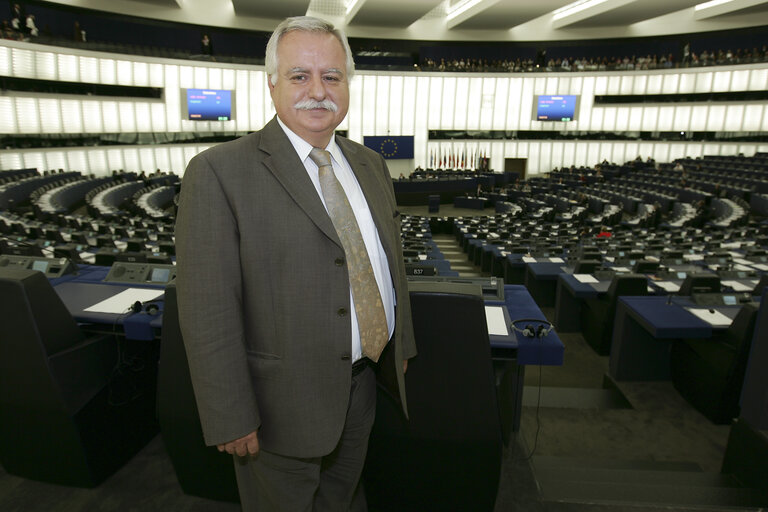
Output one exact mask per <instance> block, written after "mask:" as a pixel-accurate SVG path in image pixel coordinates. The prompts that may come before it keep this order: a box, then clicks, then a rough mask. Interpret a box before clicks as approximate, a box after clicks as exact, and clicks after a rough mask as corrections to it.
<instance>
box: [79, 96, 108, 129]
mask: <svg viewBox="0 0 768 512" xmlns="http://www.w3.org/2000/svg"><path fill="white" fill-rule="evenodd" d="M82 109H83V127H84V130H83V131H87V132H91V133H99V132H103V131H104V123H103V121H102V116H101V103H100V102H98V101H89V100H88V101H83V102H82Z"/></svg>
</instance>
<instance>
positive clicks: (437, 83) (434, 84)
mask: <svg viewBox="0 0 768 512" xmlns="http://www.w3.org/2000/svg"><path fill="white" fill-rule="evenodd" d="M446 101H447V99H446ZM442 105H443V78H442V77H440V76H430V77H429V112H428V113H427V126H428V127H429V129H430V130H439V129H440V128H441V126H442V123H441V121H440V119H441V115H442V113H443V109H442Z"/></svg>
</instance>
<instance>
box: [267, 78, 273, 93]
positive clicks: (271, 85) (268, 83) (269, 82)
mask: <svg viewBox="0 0 768 512" xmlns="http://www.w3.org/2000/svg"><path fill="white" fill-rule="evenodd" d="M267 87H269V90H270V92H271V91H272V89H274V88H275V86H274V84H273V83H272V75H267Z"/></svg>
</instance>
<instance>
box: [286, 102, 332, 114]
mask: <svg viewBox="0 0 768 512" xmlns="http://www.w3.org/2000/svg"><path fill="white" fill-rule="evenodd" d="M293 108H295V109H297V110H313V109H316V108H324V109H325V110H328V111H330V112H337V111H338V110H339V107H338V106H337V105H336V103H334V102H333V101H331V100H323V101H315V100H302V101H300V102H298V103H296V104H295V105H294V106H293Z"/></svg>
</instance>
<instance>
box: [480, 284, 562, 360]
mask: <svg viewBox="0 0 768 512" xmlns="http://www.w3.org/2000/svg"><path fill="white" fill-rule="evenodd" d="M486 304H488V305H489V306H492V305H505V306H506V308H507V312H508V313H509V319H510V321H514V320H517V319H519V318H533V319H541V320H542V321H544V322H546V321H547V320H546V317H545V316H544V314H543V313H542V312H541V309H539V307H538V306H537V305H536V303H535V302H534V301H533V298H532V297H531V294H530V293H528V290H527V289H526V288H525V286H521V285H509V284H508V285H504V302H503V303H502V302H501V301H493V300H487V301H486ZM518 327H520V326H518ZM523 327H524V326H523ZM490 340H491V352H492V354H493V356H494V358H498V359H511V358H516V360H517V364H518V365H529V364H533V365H545V366H560V365H562V364H563V353H564V352H565V346H564V345H563V342H562V341H560V338H559V337H558V336H557V333H556V332H555V331H550V333H549V334H548V335H547V336H545V337H544V338H542V339H538V338H526V337H525V336H522V335H520V334H519V333H517V332H513V331H512V330H511V329H510V335H509V336H491V337H490ZM515 352H516V353H515Z"/></svg>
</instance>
